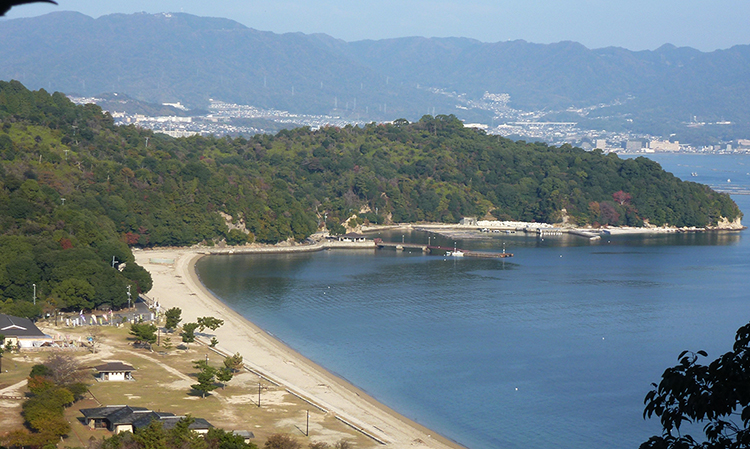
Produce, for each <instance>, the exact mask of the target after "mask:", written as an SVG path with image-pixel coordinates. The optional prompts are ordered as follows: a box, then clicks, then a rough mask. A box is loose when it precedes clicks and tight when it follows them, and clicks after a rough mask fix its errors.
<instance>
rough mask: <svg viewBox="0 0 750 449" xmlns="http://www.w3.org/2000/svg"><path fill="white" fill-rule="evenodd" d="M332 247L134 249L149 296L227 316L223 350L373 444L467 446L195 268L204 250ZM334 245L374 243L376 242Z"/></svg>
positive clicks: (219, 333) (188, 314)
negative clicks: (211, 286) (252, 311)
mask: <svg viewBox="0 0 750 449" xmlns="http://www.w3.org/2000/svg"><path fill="white" fill-rule="evenodd" d="M328 247H331V246H329V245H299V246H289V247H256V248H247V247H246V248H235V249H234V250H204V249H194V248H177V249H153V250H143V251H135V252H134V255H135V256H136V262H137V263H138V264H139V265H141V266H143V267H144V268H145V269H146V270H148V271H149V273H151V276H152V278H153V280H154V286H153V288H152V290H151V292H150V294H149V296H151V297H152V298H153V299H155V300H158V301H159V303H160V304H161V305H162V306H163V307H164V308H170V307H179V308H180V309H182V318H183V322H189V321H195V320H196V318H198V317H199V316H214V317H216V318H220V319H223V320H224V325H223V326H222V327H220V328H219V329H218V330H216V331H215V334H216V337H217V339H218V340H219V342H220V343H219V345H218V349H219V350H221V351H222V352H224V353H225V354H234V353H236V352H239V353H240V354H242V356H243V358H244V360H245V364H246V365H248V367H250V368H252V369H253V370H254V371H256V372H257V373H261V374H262V375H263V376H264V377H266V378H267V379H270V380H272V381H274V382H276V383H279V384H281V385H283V386H285V387H286V388H288V389H289V390H291V391H290V392H291V393H292V394H296V395H299V396H301V397H302V398H303V400H307V401H310V402H311V403H312V404H313V405H315V406H317V407H320V408H323V409H325V410H327V411H328V412H332V413H334V414H335V415H336V417H337V418H339V419H340V420H342V421H343V422H344V423H346V424H348V425H350V426H352V427H354V428H356V429H357V430H359V431H360V432H363V433H365V435H367V436H369V437H370V438H372V439H373V444H374V447H379V446H380V445H383V443H385V444H384V445H385V446H386V447H393V448H406V447H409V448H415V447H417V448H419V447H423V448H434V449H460V448H463V446H461V445H459V444H457V443H455V442H453V441H451V440H448V439H447V438H445V437H443V436H440V435H439V434H436V433H435V432H433V431H431V430H430V429H427V428H426V427H424V426H422V425H420V424H418V423H416V422H414V421H412V420H410V419H408V418H406V417H404V416H402V415H400V414H399V413H397V412H396V411H394V410H392V409H390V408H389V407H387V406H385V405H383V404H381V403H380V402H378V401H377V400H376V399H374V398H373V397H371V396H370V395H368V394H367V393H365V392H364V391H362V390H360V389H359V388H357V387H356V386H354V385H352V384H351V383H349V382H348V381H346V380H345V379H342V378H341V377H339V376H336V375H334V374H333V373H331V372H329V371H328V370H326V369H325V368H324V367H322V366H320V365H318V364H316V363H315V362H313V361H311V360H309V359H307V358H306V357H304V356H303V355H302V354H300V353H298V352H297V351H295V350H293V349H292V348H290V347H288V346H287V345H286V344H284V343H283V342H281V341H280V340H278V339H276V338H275V337H273V336H272V335H270V334H268V333H267V332H265V331H264V330H263V329H261V328H260V327H258V326H257V325H255V324H253V323H252V322H251V321H249V320H248V319H246V318H244V317H243V316H241V315H240V314H238V313H237V312H235V311H234V310H232V309H231V308H229V307H228V306H227V305H225V304H224V303H223V302H221V301H220V300H219V299H218V298H216V297H215V296H214V295H213V294H212V293H211V292H209V291H208V289H206V288H205V286H204V285H203V284H202V283H201V281H200V279H199V277H198V275H197V273H196V270H195V264H196V262H197V261H198V259H200V258H201V257H203V256H204V255H206V254H240V253H256V254H263V253H282V252H307V251H317V250H323V249H326V248H328ZM333 247H341V248H343V247H346V248H367V247H369V248H374V245H369V246H362V245H333ZM152 260H154V261H156V262H152ZM169 261H172V263H171V264H170V263H168V262H169ZM165 262H166V263H165ZM376 441H377V442H378V443H376Z"/></svg>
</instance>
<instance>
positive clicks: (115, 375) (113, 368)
mask: <svg viewBox="0 0 750 449" xmlns="http://www.w3.org/2000/svg"><path fill="white" fill-rule="evenodd" d="M94 369H95V370H96V371H97V378H98V379H99V380H133V371H135V368H133V367H132V366H130V365H126V364H125V363H122V362H109V363H105V364H103V365H99V366H95V367H94Z"/></svg>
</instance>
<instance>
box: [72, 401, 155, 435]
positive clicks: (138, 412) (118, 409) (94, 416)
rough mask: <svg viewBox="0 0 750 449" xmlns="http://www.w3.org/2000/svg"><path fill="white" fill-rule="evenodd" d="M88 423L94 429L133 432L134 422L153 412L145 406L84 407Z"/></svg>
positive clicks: (84, 415) (83, 412) (83, 411)
mask: <svg viewBox="0 0 750 449" xmlns="http://www.w3.org/2000/svg"><path fill="white" fill-rule="evenodd" d="M81 413H82V414H83V417H84V419H85V420H86V424H88V426H89V427H90V428H92V429H108V430H111V431H112V432H115V433H120V432H132V431H133V422H134V421H136V420H137V419H138V418H140V417H142V416H144V415H146V414H147V413H151V410H149V409H147V408H145V407H131V406H129V405H108V406H106V407H96V408H82V409H81Z"/></svg>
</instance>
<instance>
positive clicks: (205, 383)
mask: <svg viewBox="0 0 750 449" xmlns="http://www.w3.org/2000/svg"><path fill="white" fill-rule="evenodd" d="M193 367H195V368H196V369H198V376H197V378H198V383H197V384H194V385H191V386H190V388H192V389H193V390H195V391H197V392H199V393H200V394H201V397H203V398H205V397H206V394H207V393H210V392H212V391H213V390H215V389H216V384H215V383H214V378H215V377H216V368H214V367H212V366H210V365H209V364H208V363H206V361H205V360H196V361H194V362H193Z"/></svg>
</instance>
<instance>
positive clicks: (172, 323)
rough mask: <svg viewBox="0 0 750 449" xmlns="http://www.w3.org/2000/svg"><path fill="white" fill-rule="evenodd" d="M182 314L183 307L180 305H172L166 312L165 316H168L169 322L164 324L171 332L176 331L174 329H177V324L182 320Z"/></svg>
mask: <svg viewBox="0 0 750 449" xmlns="http://www.w3.org/2000/svg"><path fill="white" fill-rule="evenodd" d="M181 315H182V309H180V308H179V307H172V308H171V309H169V310H167V311H166V312H164V316H165V317H167V322H166V324H164V327H166V328H167V330H168V331H169V332H174V330H175V329H177V325H179V324H180V321H182V318H181Z"/></svg>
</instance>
